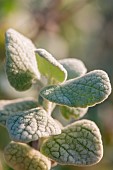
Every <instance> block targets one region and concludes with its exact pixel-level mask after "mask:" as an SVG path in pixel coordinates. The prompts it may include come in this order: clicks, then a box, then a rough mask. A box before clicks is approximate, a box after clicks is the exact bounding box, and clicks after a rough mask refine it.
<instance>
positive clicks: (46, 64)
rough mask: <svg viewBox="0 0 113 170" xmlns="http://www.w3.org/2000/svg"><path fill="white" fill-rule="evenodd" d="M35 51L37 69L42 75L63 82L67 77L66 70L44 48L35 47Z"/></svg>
mask: <svg viewBox="0 0 113 170" xmlns="http://www.w3.org/2000/svg"><path fill="white" fill-rule="evenodd" d="M35 52H36V58H37V61H38V68H39V71H40V72H41V73H42V74H43V75H44V76H46V77H47V78H53V79H54V80H56V81H57V82H64V81H65V80H66V79H67V71H66V70H65V68H64V67H63V66H62V65H61V64H60V63H59V62H58V61H57V60H56V59H55V58H54V57H53V56H52V55H51V54H50V53H48V52H47V51H46V50H44V49H37V50H35Z"/></svg>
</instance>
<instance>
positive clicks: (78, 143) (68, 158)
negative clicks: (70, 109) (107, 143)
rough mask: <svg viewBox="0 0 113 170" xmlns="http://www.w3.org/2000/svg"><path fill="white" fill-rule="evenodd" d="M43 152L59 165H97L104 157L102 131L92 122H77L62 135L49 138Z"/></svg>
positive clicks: (65, 129)
mask: <svg viewBox="0 0 113 170" xmlns="http://www.w3.org/2000/svg"><path fill="white" fill-rule="evenodd" d="M41 152H42V153H43V154H44V155H46V156H47V157H49V158H50V159H53V160H55V161H56V162H58V163H59V164H65V165H66V164H68V165H77V166H86V165H93V164H96V163H98V162H99V161H100V160H101V158H102V156H103V146H102V141H101V135H100V131H99V129H98V127H97V126H96V124H95V123H94V122H92V121H89V120H80V121H77V122H75V123H73V124H71V125H69V126H67V127H65V128H64V129H63V130H62V133H61V134H60V135H57V136H52V137H49V138H48V139H47V140H46V141H45V142H44V144H43V145H42V148H41Z"/></svg>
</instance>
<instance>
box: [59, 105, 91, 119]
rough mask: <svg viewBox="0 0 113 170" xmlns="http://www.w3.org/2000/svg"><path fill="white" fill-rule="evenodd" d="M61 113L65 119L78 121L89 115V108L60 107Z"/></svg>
mask: <svg viewBox="0 0 113 170" xmlns="http://www.w3.org/2000/svg"><path fill="white" fill-rule="evenodd" d="M60 111H61V113H62V115H63V117H64V118H66V119H70V118H74V119H76V120H77V119H80V118H81V117H83V116H84V115H85V114H86V113H87V111H88V108H87V107H86V108H80V107H77V108H75V107H67V106H60Z"/></svg>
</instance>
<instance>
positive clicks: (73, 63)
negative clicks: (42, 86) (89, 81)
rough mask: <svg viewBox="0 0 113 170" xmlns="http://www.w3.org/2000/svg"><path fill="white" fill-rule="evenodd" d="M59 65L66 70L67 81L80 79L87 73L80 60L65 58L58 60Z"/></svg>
mask: <svg viewBox="0 0 113 170" xmlns="http://www.w3.org/2000/svg"><path fill="white" fill-rule="evenodd" d="M59 62H60V64H62V65H63V67H64V68H65V69H66V70H67V73H68V77H67V80H69V79H73V78H76V77H80V76H82V75H84V74H85V73H86V72H87V69H86V67H85V65H84V63H83V62H82V61H81V60H78V59H75V58H65V59H62V60H59Z"/></svg>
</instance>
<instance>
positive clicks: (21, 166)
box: [4, 142, 51, 170]
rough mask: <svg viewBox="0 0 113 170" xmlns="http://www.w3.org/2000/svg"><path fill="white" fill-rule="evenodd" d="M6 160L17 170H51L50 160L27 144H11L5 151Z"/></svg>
mask: <svg viewBox="0 0 113 170" xmlns="http://www.w3.org/2000/svg"><path fill="white" fill-rule="evenodd" d="M4 156H5V160H6V162H7V163H8V165H9V166H10V167H12V168H14V169H15V170H50V168H51V162H50V160H49V159H48V158H47V157H45V156H44V155H42V154H41V153H40V152H39V151H36V150H34V149H32V148H31V147H30V146H28V145H27V144H22V143H16V142H10V143H9V145H8V146H7V147H6V148H5V151H4Z"/></svg>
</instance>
